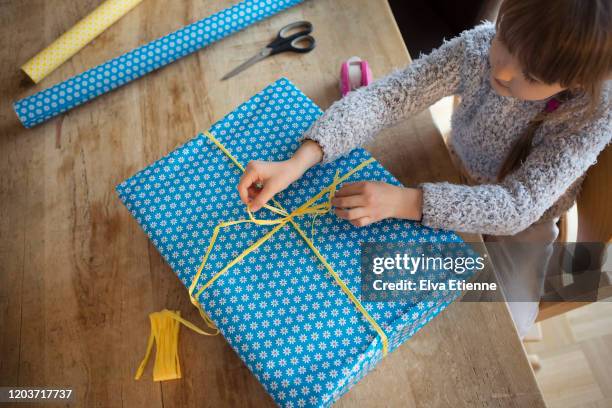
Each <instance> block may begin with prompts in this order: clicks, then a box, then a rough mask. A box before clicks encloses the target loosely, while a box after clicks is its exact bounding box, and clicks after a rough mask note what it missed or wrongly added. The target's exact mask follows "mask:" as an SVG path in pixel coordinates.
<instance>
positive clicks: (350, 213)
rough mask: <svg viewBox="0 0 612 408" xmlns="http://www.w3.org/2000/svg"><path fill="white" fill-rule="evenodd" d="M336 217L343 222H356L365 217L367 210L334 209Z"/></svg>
mask: <svg viewBox="0 0 612 408" xmlns="http://www.w3.org/2000/svg"><path fill="white" fill-rule="evenodd" d="M334 212H335V213H336V215H337V216H338V217H340V218H342V219H343V220H349V221H351V220H356V219H358V218H361V217H365V216H366V215H367V213H368V210H367V209H366V208H365V207H357V208H349V209H345V208H336V209H335V210H334Z"/></svg>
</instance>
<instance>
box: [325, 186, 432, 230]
mask: <svg viewBox="0 0 612 408" xmlns="http://www.w3.org/2000/svg"><path fill="white" fill-rule="evenodd" d="M332 205H333V206H334V207H336V209H335V213H336V215H337V216H338V217H340V218H342V219H345V220H348V221H349V222H350V223H351V224H353V225H354V226H356V227H363V226H365V225H369V224H371V223H374V222H377V221H380V220H384V219H385V218H403V219H409V220H420V219H421V217H422V208H423V192H422V190H420V189H415V188H405V187H398V186H394V185H391V184H387V183H383V182H373V181H360V182H357V183H349V184H345V185H344V186H342V188H341V189H340V190H338V191H337V192H336V194H335V196H334V198H333V200H332Z"/></svg>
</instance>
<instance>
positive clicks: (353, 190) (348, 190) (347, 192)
mask: <svg viewBox="0 0 612 408" xmlns="http://www.w3.org/2000/svg"><path fill="white" fill-rule="evenodd" d="M366 184H367V183H366V182H365V181H358V182H356V183H347V184H344V185H343V186H342V188H341V189H340V190H338V191H336V194H335V197H346V196H351V195H357V194H359V193H361V192H363V188H364V186H365V185H366Z"/></svg>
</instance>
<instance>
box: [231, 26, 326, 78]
mask: <svg viewBox="0 0 612 408" xmlns="http://www.w3.org/2000/svg"><path fill="white" fill-rule="evenodd" d="M296 29H299V30H300V31H298V32H297V33H295V34H290V35H289V34H288V32H289V31H291V30H296ZM311 32H312V23H310V22H309V21H296V22H295V23H291V24H287V25H286V26H284V27H283V28H281V29H280V31H279V32H278V34H277V35H276V38H275V39H274V41H272V42H271V43H270V44H268V45H266V46H265V47H264V48H262V49H261V50H259V52H258V53H257V54H255V55H254V56H253V57H251V58H250V59H248V60H247V61H245V62H243V63H242V64H240V65H238V66H237V67H236V68H234V69H233V70H232V71H230V72H229V73H228V74H226V75H225V76H224V77H223V78H221V80H222V81H223V80H225V79H228V78H231V77H233V76H234V75H237V74H239V73H240V72H242V71H244V70H245V69H247V68H248V67H250V66H251V65H253V64H255V63H256V62H259V61H261V60H262V59H264V58H267V57H269V56H271V55H275V54H278V53H281V52H287V51H291V52H299V53H307V52H310V51H312V50H313V49H314V47H315V45H316V42H315V39H314V37H312V36H310V35H309V34H310V33H311Z"/></svg>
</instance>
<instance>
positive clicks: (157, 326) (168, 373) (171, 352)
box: [134, 309, 218, 381]
mask: <svg viewBox="0 0 612 408" xmlns="http://www.w3.org/2000/svg"><path fill="white" fill-rule="evenodd" d="M149 320H150V321H151V334H150V335H149V341H148V342H147V352H146V353H145V356H144V359H143V360H142V362H141V363H140V366H139V367H138V370H136V375H135V376H134V379H135V380H138V379H140V377H141V376H142V373H143V372H144V369H145V367H146V366H147V362H148V361H149V357H150V356H151V351H152V350H153V344H154V343H155V344H156V345H157V350H156V353H155V365H154V366H153V381H165V380H174V379H177V378H181V365H180V363H179V358H178V334H179V328H180V325H181V324H183V325H185V326H187V327H188V328H190V329H191V330H193V331H194V332H196V333H199V334H202V335H204V336H215V335H217V334H218V331H217V332H216V333H208V332H205V331H204V330H202V329H200V328H199V327H197V326H196V325H194V324H193V323H191V322H189V321H188V320H185V319H183V318H182V317H181V312H179V311H178V310H177V311H172V310H167V309H164V310H162V311H161V312H155V313H151V314H150V315H149Z"/></svg>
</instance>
